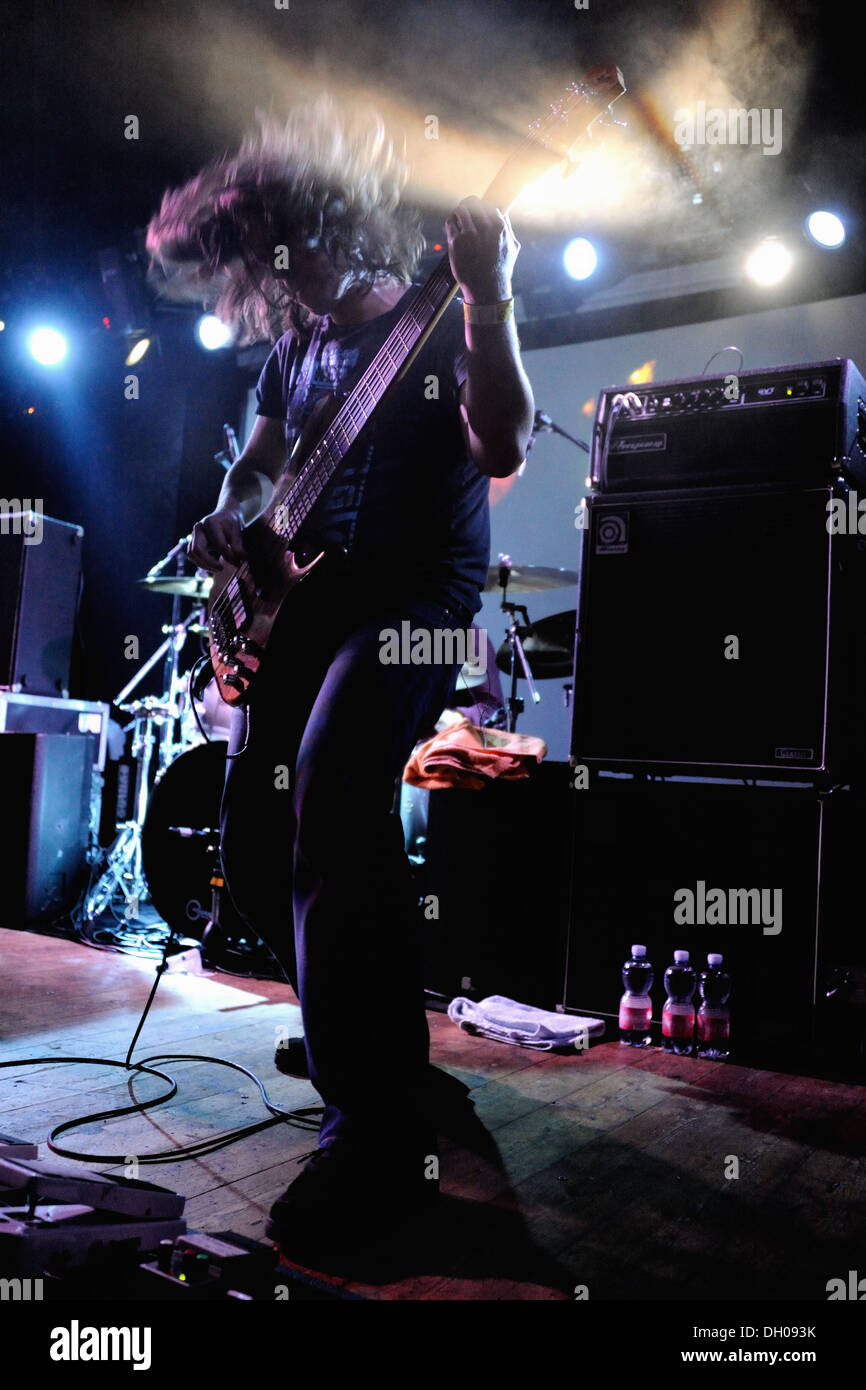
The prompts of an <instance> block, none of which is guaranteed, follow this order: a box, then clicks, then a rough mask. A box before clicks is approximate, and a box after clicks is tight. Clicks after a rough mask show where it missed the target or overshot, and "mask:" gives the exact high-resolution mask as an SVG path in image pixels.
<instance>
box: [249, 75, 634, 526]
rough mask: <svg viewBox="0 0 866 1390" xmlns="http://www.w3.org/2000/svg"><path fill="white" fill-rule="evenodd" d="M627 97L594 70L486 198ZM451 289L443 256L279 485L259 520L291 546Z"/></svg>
mask: <svg viewBox="0 0 866 1390" xmlns="http://www.w3.org/2000/svg"><path fill="white" fill-rule="evenodd" d="M624 91H625V83H624V82H623V80H622V73H621V72H620V70H619V68H617V67H614V66H613V64H600V65H597V66H596V67H593V68H591V69H590V70H589V72H588V73H587V76H586V79H585V81H584V82H582V83H572V84H571V86H570V87H569V88H568V89H567V91H566V93H565V95H564V97H563V98H562V99H561V100H560V101H559V102H556V103H554V104H553V105H552V106H551V107H550V110H549V112H548V114H547V115H546V116H545V117H544V118H543V119H539V120H537V121H535V122H533V124H532V125H531V126H530V128H529V134H528V135H527V136H526V137H525V139H524V140H523V142H522V143H521V146H520V147H519V148H518V150H517V151H515V154H513V155H511V156H509V158H508V159H507V160H506V161H505V163H504V164H503V166H502V168H501V169H500V171H499V173H498V174H497V175H496V178H495V179H494V180H493V183H492V184H491V185H490V187H489V188H488V189H487V192H486V193H485V195H484V196H485V198H487V199H488V200H489V201H491V202H494V203H495V204H496V205H497V206H499V207H502V208H507V207H509V206H510V204H511V203H512V202H513V200H514V199H515V198H516V196H517V194H518V192H519V191H520V189H521V188H522V187H523V186H524V184H525V183H526V181H527V177H528V176H529V170H530V168H532V169H533V171H534V173H535V174H537V173H538V172H539V171H540V169H542V168H549V167H550V165H551V163H554V164H556V163H562V162H563V161H565V162H566V163H567V162H568V160H569V158H570V154H569V151H570V149H571V147H572V145H574V144H576V143H577V142H576V140H575V134H576V132H575V131H574V129H573V128H571V127H570V117H571V113H572V112H574V111H577V112H580V113H581V117H580V125H581V130H580V131H579V132H578V134H579V137H580V139H581V140H583V139H585V138H586V137H587V134H588V132H589V131H590V128H591V126H592V125H593V124H594V122H595V121H597V120H598V119H599V118H600V116H601V114H602V112H604V111H606V110H607V109H608V108H609V107H610V106H611V104H612V103H613V102H615V101H616V100H618V98H619V97H620V96H621V95H622V94H623V92H624ZM554 151H555V154H554V153H553V152H554ZM456 290H457V284H456V282H455V280H454V276H453V275H452V273H451V264H450V261H449V259H448V256H447V255H445V256H443V257H442V259H441V260H440V261H439V263H438V264H437V266H436V268H435V270H434V271H433V273H432V274H431V275H430V277H429V279H428V280H427V281H426V283H425V284H424V285H421V286H420V287H419V288H418V289H417V290H416V291H415V293H414V294H413V295H412V297H411V299H410V301H409V304H408V307H407V308H406V309H405V310H404V312H403V314H402V315H401V317H400V320H399V322H398V323H397V325H396V326H395V327H394V328H393V329H392V331H391V333H390V334H389V335H388V337H387V338H386V340H385V342H384V343H383V345H382V347H381V348H380V349H379V351H378V353H377V354H376V356H375V357H374V359H373V361H372V362H371V363H370V365H369V367H367V369H366V371H365V372H364V374H363V376H362V377H361V379H360V380H359V381H358V383H357V384H356V386H355V387H354V389H353V390H352V392H351V393H350V395H349V396H347V398H346V400H345V401H344V402H343V404H342V405H341V407H340V409H339V411H338V413H337V414H336V416H335V417H334V419H333V420H332V421H331V423H330V425H329V426H328V428H327V429H326V430H325V433H324V434H323V435H322V438H321V439H320V440H319V442H318V444H317V445H316V447H315V448H314V449H313V451H312V453H311V454H310V455H309V457H308V459H307V461H306V463H305V464H304V465H303V466H302V470H301V472H300V474H299V476H298V477H297V478H295V479H294V480H289V479H287V480H285V482H284V483H283V484H282V485H278V486H277V488H276V491H275V492H274V495H273V497H272V498H271V501H270V503H269V505H268V506H267V508H266V509H265V511H264V513H263V514H262V518H261V519H262V520H263V521H264V522H265V524H266V525H267V526H269V527H270V529H271V530H272V531H273V532H274V534H275V535H277V536H278V537H279V539H280V540H282V541H284V542H285V543H286V544H287V545H288V546H289V547H291V546H292V545H293V544H294V542H295V539H296V537H297V535H298V532H299V531H300V529H301V527H302V526H303V524H304V522H305V521H306V519H307V517H308V516H309V514H310V512H311V511H312V509H313V507H314V506H315V504H316V502H317V501H318V500H319V498H320V497H321V495H322V493H323V492H324V490H325V488H326V487H327V486H328V484H329V483H330V482H331V479H332V478H333V477H334V475H335V473H336V472H337V470H338V468H339V467H340V464H341V463H342V461H343V459H344V458H345V456H346V453H347V452H348V450H349V449H350V448H351V446H352V444H354V442H355V440H356V439H357V437H358V435H359V434H360V433H361V430H362V429H363V428H364V426H365V425H366V423H367V421H368V420H369V419H370V416H371V415H372V414H373V411H374V410H375V409H376V407H377V405H378V404H379V402H380V401H381V400H382V398H383V396H384V395H385V393H386V392H387V391H388V390H389V388H390V387H391V386H392V385H393V384H394V382H395V381H399V379H400V377H402V376H403V375H404V373H405V372H406V371H407V369H408V368H409V366H410V365H411V363H412V362H413V361H414V359H415V356H416V355H417V353H418V352H419V351H420V349H421V348H422V347H423V345H424V343H425V342H426V341H427V338H428V337H429V335H430V333H431V332H432V330H433V329H434V328H435V326H436V323H437V322H438V320H439V318H440V316H441V315H442V313H443V312H444V310H445V308H446V307H447V305H448V302H449V300H451V299H452V298H453V296H454V294H455V293H456Z"/></svg>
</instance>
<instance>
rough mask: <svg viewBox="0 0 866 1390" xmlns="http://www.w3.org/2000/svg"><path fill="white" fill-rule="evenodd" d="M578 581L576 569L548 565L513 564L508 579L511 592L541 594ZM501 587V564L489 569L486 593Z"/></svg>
mask: <svg viewBox="0 0 866 1390" xmlns="http://www.w3.org/2000/svg"><path fill="white" fill-rule="evenodd" d="M576 583H577V575H576V574H575V572H574V570H561V569H560V570H557V569H549V568H548V567H547V566H546V565H512V567H511V575H510V577H509V580H508V592H509V594H540V593H543V592H544V591H545V590H547V589H567V588H570V587H571V585H572V584H576ZM498 588H499V565H491V566H490V568H489V570H488V571H487V583H486V584H485V585H484V590H483V592H484V593H485V594H490V593H494V592H495V591H496V590H497V589H498Z"/></svg>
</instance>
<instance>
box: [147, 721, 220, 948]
mask: <svg viewBox="0 0 866 1390" xmlns="http://www.w3.org/2000/svg"><path fill="white" fill-rule="evenodd" d="M226 748H227V744H226V743H224V742H218V743H203V744H201V745H200V746H199V747H198V748H190V749H189V750H188V751H187V752H186V753H181V754H180V756H179V757H177V758H175V760H174V762H173V763H170V764H169V766H168V767H167V768H166V769H165V772H164V773H163V774H162V776H161V777H160V779H159V781H158V782H157V783H156V786H155V787H154V789H153V792H152V793H151V797H150V801H149V803H148V808H147V816H146V818H145V822H144V826H143V828H142V832H141V858H142V863H143V867H144V873H145V877H146V878H147V883H148V887H149V888H150V896H151V898H152V900H153V905H154V907H155V908H156V910H157V912H158V913H159V914H160V916H161V917H162V918H163V919H164V921H166V922H168V925H169V926H170V927H172V928H173V929H174V931H175V932H177V933H178V935H180V936H195V937H198V938H199V940H201V938H202V935H203V933H204V929H205V927H206V926H207V924H208V922H209V921H210V919H211V915H212V914H211V905H212V899H213V886H212V884H211V879H213V878H217V879H218V880H219V883H220V884H221V882H222V875H221V874H220V873H219V867H220V861H219V841H220V836H219V814H220V802H221V800H222V792H223V782H224V780H225V774H226ZM220 920H221V923H222V925H223V926H224V927H226V928H227V929H228V930H230V931H243V930H244V928H243V924H242V922H241V919H240V917H239V916H238V914H237V912H236V911H235V909H234V907H233V906H232V902H231V899H230V898H229V895H228V893H227V892H226V891H225V890H223V891H222V893H221V894H220Z"/></svg>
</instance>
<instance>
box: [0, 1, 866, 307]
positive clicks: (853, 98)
mask: <svg viewBox="0 0 866 1390" xmlns="http://www.w3.org/2000/svg"><path fill="white" fill-rule="evenodd" d="M278 3H279V0H278ZM843 13H844V12H843V11H836V10H835V9H834V10H828V9H827V8H826V7H824V6H822V5H821V4H820V3H814V0H813V2H812V3H809V2H808V0H757V2H756V3H751V4H749V3H701V0H654V3H652V4H649V3H647V0H589V5H588V8H586V9H582V10H579V9H577V7H576V5H575V4H574V3H573V0H523V2H522V3H517V0H388V3H381V0H288V4H287V5H286V7H285V8H277V3H274V0H260V2H259V3H253V2H252V0H234V3H230V0H179V3H177V2H176V0H109V2H106V0H78V3H68V2H67V3H62V2H61V0H38V2H37V0H27V3H20V4H19V5H18V6H17V7H16V10H15V12H14V14H13V15H12V16H11V17H10V20H9V24H10V28H9V30H8V31H7V34H6V39H7V44H6V64H5V72H4V88H5V92H4V95H5V98H6V112H5V119H6V126H7V131H6V139H5V140H4V146H5V150H6V154H5V157H4V164H5V173H4V178H3V188H4V199H3V217H2V226H0V255H2V275H3V279H2V282H0V296H2V302H0V307H2V308H4V311H5V312H7V313H8V312H10V309H9V306H10V304H12V305H14V303H15V301H16V300H20V299H21V298H22V297H26V296H27V295H32V294H37V293H39V292H40V287H42V289H44V290H46V292H48V291H49V290H50V289H51V287H52V286H54V285H56V284H58V283H61V284H63V285H64V286H66V287H67V290H68V291H69V293H71V294H72V295H73V296H74V297H78V298H79V299H81V301H82V303H83V302H84V301H85V300H86V301H87V302H88V303H89V304H92V305H96V304H98V301H99V296H100V293H101V291H100V282H99V271H98V263H97V254H98V252H99V251H100V250H101V249H103V248H105V247H108V246H120V247H122V248H123V249H125V250H127V251H131V250H132V248H133V246H134V244H135V243H134V233H135V230H136V229H137V228H138V229H140V228H141V227H142V226H143V225H144V224H145V223H146V222H147V219H148V217H149V216H150V214H151V212H152V211H153V209H154V207H155V206H156V205H157V203H158V200H159V198H160V196H161V194H162V191H163V189H164V188H165V187H166V186H167V185H168V184H171V183H178V182H181V181H183V180H184V179H185V178H187V177H188V176H189V175H190V174H191V173H192V172H193V171H194V170H195V169H196V168H197V167H198V166H199V165H200V164H201V163H202V162H204V161H205V160H206V159H207V158H209V157H211V156H212V155H214V154H215V153H219V152H220V151H222V150H224V149H229V148H232V147H233V146H234V145H235V144H236V143H237V140H238V137H239V136H240V135H241V133H242V132H243V130H244V129H245V128H246V127H248V126H249V125H250V123H251V121H252V118H253V116H254V112H255V109H256V108H257V107H265V108H267V107H272V108H273V109H275V110H277V111H279V110H281V109H284V108H286V107H288V106H289V105H291V104H292V102H293V101H295V100H297V99H298V98H299V97H301V98H303V97H304V96H305V95H307V94H308V93H309V92H311V91H313V90H315V89H316V88H317V87H331V88H332V89H336V90H338V91H343V92H349V94H351V95H355V94H356V93H357V91H358V89H359V88H360V87H362V88H363V89H364V95H365V96H366V97H367V98H369V99H372V100H375V99H376V98H377V96H378V97H380V98H381V99H382V100H384V101H386V102H387V103H389V104H390V109H391V110H399V111H400V112H401V113H402V115H403V120H404V124H405V126H406V127H407V128H408V139H409V145H410V152H411V150H412V149H413V148H414V151H415V153H416V154H417V153H418V151H419V149H421V146H419V142H418V134H419V131H420V129H421V127H422V122H423V119H424V116H425V115H426V114H427V113H431V112H432V113H437V114H438V116H439V118H440V119H441V121H442V123H443V125H444V126H446V127H447V128H448V129H449V130H458V131H460V132H462V134H463V136H464V138H465V139H466V140H469V141H470V142H472V141H476V142H477V143H478V144H479V146H483V147H484V148H485V149H486V148H487V147H488V145H489V146H490V147H491V148H492V147H495V146H496V145H497V144H502V143H504V142H506V141H507V138H508V135H509V134H510V127H512V126H513V127H514V128H515V129H517V128H519V127H520V126H521V123H522V122H523V120H524V119H525V117H526V116H527V115H531V114H532V113H533V111H534V110H537V109H539V108H541V109H543V106H544V103H545V102H548V101H550V100H552V99H553V98H554V97H555V96H556V95H557V94H558V92H559V91H560V90H561V87H562V84H563V82H564V81H566V80H568V79H569V78H570V77H574V76H577V75H579V74H580V73H581V72H582V70H584V69H585V67H586V66H587V65H588V64H590V63H594V62H615V63H617V64H618V65H619V66H620V67H621V68H622V70H623V72H624V74H625V78H626V83H627V86H628V95H627V96H626V97H625V98H623V100H622V101H621V102H620V103H619V105H618V106H617V108H616V115H617V117H618V118H619V119H622V120H625V121H626V122H627V123H628V129H627V131H621V130H616V131H612V132H611V133H610V134H609V136H608V138H609V139H610V140H612V141H613V142H614V147H615V148H616V144H617V142H624V146H625V147H627V149H628V155H629V161H630V162H629V166H628V167H629V168H630V169H631V170H634V169H635V168H636V167H637V168H638V169H639V170H642V171H646V174H645V176H644V174H643V173H638V175H637V176H635V175H634V174H632V175H630V177H632V178H633V181H634V197H633V198H630V197H629V196H628V190H627V191H626V198H625V203H624V206H623V207H622V210H621V214H620V216H619V218H618V219H617V218H616V217H614V218H613V219H610V218H609V219H608V221H607V222H606V224H605V226H604V227H603V228H602V229H601V234H602V235H606V236H608V237H609V239H610V242H611V245H612V246H613V247H614V248H615V249H614V251H613V252H612V254H611V256H610V257H609V269H608V278H609V279H610V278H611V277H613V278H617V277H623V276H625V275H627V274H630V273H634V272H635V271H638V270H645V269H647V268H648V267H650V268H651V267H653V266H659V265H670V264H674V263H676V264H681V263H688V262H690V261H695V260H700V259H702V258H707V257H713V256H718V255H722V254H724V253H725V251H726V250H730V249H732V248H733V247H735V246H737V245H738V244H739V243H740V242H741V241H744V239H747V238H748V237H749V236H752V237H753V236H754V235H755V234H757V233H759V232H761V231H765V230H773V224H774V223H777V224H778V225H780V226H782V227H785V228H787V227H794V228H796V227H797V226H798V219H800V218H801V217H802V213H803V212H804V211H806V210H807V209H808V208H809V207H810V206H814V205H816V204H824V205H826V204H830V205H831V206H833V207H836V208H839V209H840V210H841V211H843V212H844V213H845V215H846V217H847V219H848V225H849V228H850V235H849V242H848V245H847V246H846V248H844V250H843V252H842V253H841V254H840V255H839V256H836V258H835V259H833V258H832V257H830V258H829V259H827V260H826V275H827V276H828V277H829V278H828V279H827V280H826V283H824V281H822V280H821V274H823V273H824V272H823V271H822V272H821V274H818V273H817V272H816V275H815V276H812V277H811V279H810V290H811V292H812V293H816V294H820V293H829V292H838V293H842V292H853V291H855V290H859V289H861V288H863V287H864V285H863V259H864V258H863V241H862V226H863V211H864V208H863V202H864V194H863V186H862V185H863V180H862V149H863V101H862V85H863V84H862V76H861V72H860V68H861V59H860V55H859V50H858V46H857V43H856V41H855V35H854V34H853V32H852V30H851V27H850V26H851V25H852V24H853V20H851V21H846V20H845V19H844V18H841V17H840V16H841V15H842V14H843ZM851 13H853V11H852V12H851ZM704 82H706V88H704V86H703V85H702V83H704ZM704 89H706V91H707V93H708V96H709V99H710V101H712V99H713V98H712V93H713V92H715V91H719V90H724V91H726V92H728V93H730V94H732V97H735V98H736V103H737V104H738V105H739V104H742V105H743V106H746V107H750V106H755V107H758V108H770V109H774V108H781V109H782V110H783V112H784V115H785V139H784V143H783V148H782V150H781V152H780V153H779V154H778V156H775V157H772V158H765V157H762V153H761V151H760V150H759V149H747V150H737V151H734V152H733V153H734V155H735V156H736V157H733V155H731V152H728V151H726V152H724V154H725V158H724V159H721V160H720V159H719V158H718V155H719V151H717V150H712V149H709V148H704V149H695V150H694V151H693V152H692V155H691V156H690V158H689V159H688V160H684V159H682V158H681V157H680V156H679V153H678V150H677V147H676V146H675V145H674V144H673V141H672V139H671V114H672V109H673V108H674V107H675V106H676V105H678V104H688V103H689V102H693V101H694V100H695V99H696V94H697V96H700V94H701V93H702V92H703V91H704ZM130 114H134V115H136V116H137V117H138V121H139V126H140V132H139V138H138V139H137V140H135V141H132V140H128V139H125V138H124V120H125V118H126V117H127V116H128V115H130ZM413 140H414V146H413ZM460 148H461V147H459V146H455V150H456V151H457V153H456V154H455V158H454V160H453V162H452V163H451V164H450V165H449V163H448V158H447V150H446V151H444V156H443V157H444V164H445V167H446V169H447V173H446V175H445V177H444V178H443V177H442V175H441V173H440V175H439V179H438V183H437V185H436V188H435V189H434V190H433V191H431V189H430V187H429V185H428V186H427V187H426V188H424V189H419V190H418V191H419V193H420V195H421V197H422V198H423V199H424V200H426V211H427V214H428V227H429V232H430V236H431V238H433V237H435V236H436V235H437V229H438V228H439V227H441V217H442V215H443V214H444V213H445V212H446V211H447V210H448V205H449V203H450V202H453V201H455V200H456V199H457V198H459V197H460V196H463V194H465V193H467V192H472V191H475V189H473V188H471V187H470V188H467V187H465V186H464V182H463V180H464V179H465V178H466V177H468V174H467V171H466V165H465V162H464V161H463V159H462V158H461V156H460V154H459V150H460ZM421 152H422V153H423V149H422V150H421ZM636 159H637V161H638V163H637V165H636V163H635V161H636ZM479 167H480V166H479ZM473 172H474V171H473ZM490 172H491V173H492V172H493V170H492V168H491V171H490ZM422 182H423V180H422ZM696 189H701V190H702V191H703V195H702V202H701V204H700V206H699V207H697V206H696V205H695V199H694V194H695V190H696ZM566 222H567V225H565V224H563V223H560V224H558V225H557V224H554V225H550V226H547V227H544V226H535V225H531V226H527V227H525V228H522V227H521V226H520V225H519V232H520V234H521V236H522V239H523V241H524V255H523V258H522V264H521V265H520V275H519V277H518V278H519V279H520V285H519V286H518V287H519V288H520V289H521V290H522V291H523V292H524V293H525V295H526V300H527V303H528V304H530V305H532V304H533V303H542V304H543V303H544V300H545V296H546V297H547V301H548V302H549V301H550V296H551V289H552V288H553V289H554V291H555V286H556V283H557V277H559V278H560V280H561V268H560V266H559V265H558V263H557V262H556V257H555V256H553V258H552V253H551V248H552V247H553V248H556V247H558V246H561V242H562V237H563V235H564V234H565V233H566V232H567V233H568V234H573V232H574V231H575V230H580V229H581V228H582V227H586V228H589V229H594V227H595V223H594V209H593V208H592V207H587V208H586V209H584V210H582V212H581V215H580V216H579V217H575V213H574V210H572V211H571V213H570V214H569V217H568V219H566ZM566 291H568V293H570V294H571V301H569V302H570V303H571V302H576V299H575V297H578V298H579V296H580V295H582V294H586V293H588V290H586V289H585V288H578V287H570V286H565V285H564V286H563V293H566ZM533 295H535V299H533ZM539 295H540V300H539V298H538V297H539ZM537 315H538V316H539V317H543V312H542V309H538V310H537ZM531 316H532V315H530V317H531Z"/></svg>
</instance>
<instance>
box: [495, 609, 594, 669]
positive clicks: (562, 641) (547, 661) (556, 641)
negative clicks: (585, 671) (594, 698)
mask: <svg viewBox="0 0 866 1390" xmlns="http://www.w3.org/2000/svg"><path fill="white" fill-rule="evenodd" d="M576 624H577V614H576V613H575V611H574V609H573V608H572V609H571V610H570V611H569V612H567V613H554V614H553V616H552V617H551V618H540V619H539V620H538V622H537V623H533V624H532V631H531V632H530V634H529V636H528V637H525V638H523V650H524V651H525V652H526V659H527V661H528V662H529V669H530V670H531V672H532V675H533V678H537V679H538V680H540V681H544V680H554V679H555V678H556V677H557V676H570V675H571V674H572V671H573V669H574V632H575V627H576ZM496 665H497V666H498V667H499V669H500V671H505V673H506V674H507V675H510V674H511V647H510V646H509V644H508V642H503V643H502V646H501V647H500V648H499V650H498V652H497V653H496ZM517 674H518V676H519V677H520V679H521V680H523V667H522V666H521V665H520V662H519V661H518V663H517Z"/></svg>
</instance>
